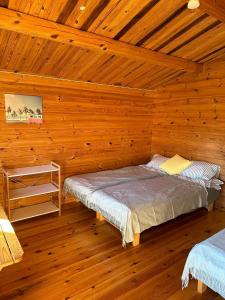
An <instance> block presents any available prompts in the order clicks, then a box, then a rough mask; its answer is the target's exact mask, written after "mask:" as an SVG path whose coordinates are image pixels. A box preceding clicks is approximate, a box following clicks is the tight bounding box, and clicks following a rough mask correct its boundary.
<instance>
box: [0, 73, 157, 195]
mask: <svg viewBox="0 0 225 300" xmlns="http://www.w3.org/2000/svg"><path fill="white" fill-rule="evenodd" d="M0 75H1V74H0ZM7 76H8V78H7ZM72 87H73V88H72ZM4 93H18V94H27V95H41V96H43V116H44V122H43V124H42V125H37V124H31V125H28V124H7V123H6V122H5V111H4ZM150 140H151V99H150V98H149V97H147V96H146V95H144V94H143V92H142V91H138V90H134V91H132V90H130V89H124V88H116V87H115V88H105V87H104V86H97V85H93V84H92V85H91V84H89V85H88V84H87V85H85V84H84V85H82V84H80V85H77V87H76V85H75V86H73V83H71V82H67V81H58V82H57V80H49V79H47V80H46V79H43V78H38V77H30V76H19V75H16V74H13V75H12V74H9V75H7V74H5V75H4V76H0V162H1V165H2V166H8V167H12V168H14V167H19V166H29V165H31V166H32V165H38V164H45V163H48V162H49V161H50V160H53V161H56V162H57V163H59V164H60V165H61V167H62V175H63V176H62V177H63V179H64V178H65V177H66V176H69V175H72V174H79V173H85V172H94V171H99V170H103V169H114V168H118V167H122V166H127V165H135V164H141V163H144V162H146V161H148V160H149V157H150V153H151V149H150V147H151V143H150ZM1 191H2V188H1ZM1 199H2V197H1ZM33 199H34V198H33Z"/></svg>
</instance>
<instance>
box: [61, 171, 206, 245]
mask: <svg viewBox="0 0 225 300" xmlns="http://www.w3.org/2000/svg"><path fill="white" fill-rule="evenodd" d="M163 175H165V174H162V173H159V172H157V171H154V170H152V169H149V168H146V167H144V166H134V167H127V168H122V169H117V170H111V171H103V172H98V173H89V174H83V175H79V176H72V177H69V178H67V179H66V180H65V183H64V190H65V191H66V192H69V193H71V194H72V195H74V196H75V197H77V198H78V199H79V200H80V201H81V202H82V203H83V204H84V205H86V206H87V207H89V208H91V209H93V210H95V211H98V212H100V213H101V214H102V215H103V216H104V217H105V218H106V219H107V220H108V221H109V222H110V223H112V224H113V225H115V226H116V227H117V228H118V229H119V230H120V231H121V233H122V239H123V245H125V244H126V243H129V242H132V241H133V238H134V234H135V233H141V232H142V231H144V230H145V229H148V228H150V227H152V226H156V225H159V224H161V223H164V222H166V221H168V220H171V219H174V218H176V217H177V216H179V215H181V214H185V213H188V212H191V211H193V210H196V209H198V208H200V207H207V206H208V202H207V195H208V193H207V190H206V188H205V187H204V186H203V185H200V184H198V183H196V182H192V181H188V180H185V179H181V178H179V177H177V176H167V175H165V176H163Z"/></svg>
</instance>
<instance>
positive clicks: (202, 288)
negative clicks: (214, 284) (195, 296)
mask: <svg viewBox="0 0 225 300" xmlns="http://www.w3.org/2000/svg"><path fill="white" fill-rule="evenodd" d="M197 290H198V293H200V294H203V293H204V292H205V291H206V290H207V285H205V284H204V283H203V282H202V281H200V280H198V287H197Z"/></svg>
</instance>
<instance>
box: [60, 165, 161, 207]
mask: <svg viewBox="0 0 225 300" xmlns="http://www.w3.org/2000/svg"><path fill="white" fill-rule="evenodd" d="M164 174H165V173H163V172H160V171H156V170H154V169H151V168H148V167H145V166H144V165H140V166H129V167H125V168H120V169H116V170H107V171H101V172H96V173H87V174H82V175H75V176H71V177H68V178H66V180H65V182H64V192H65V193H67V192H68V193H70V194H72V195H73V196H75V197H76V198H78V199H79V200H80V201H81V202H82V203H83V204H84V205H86V206H89V205H88V200H89V199H90V197H91V195H92V194H93V192H95V191H97V190H100V189H103V188H106V187H109V186H115V185H117V184H121V183H126V182H131V181H137V180H141V179H145V178H154V177H158V176H163V175H164Z"/></svg>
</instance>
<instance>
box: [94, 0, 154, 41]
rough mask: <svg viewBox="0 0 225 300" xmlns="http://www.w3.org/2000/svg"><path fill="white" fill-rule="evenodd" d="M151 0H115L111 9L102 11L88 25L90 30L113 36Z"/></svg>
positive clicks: (151, 0)
mask: <svg viewBox="0 0 225 300" xmlns="http://www.w3.org/2000/svg"><path fill="white" fill-rule="evenodd" d="M151 2H153V0H142V1H140V0H138V1H130V0H123V1H117V5H115V6H114V7H112V8H111V10H108V11H103V12H102V13H101V14H100V15H99V17H98V18H97V19H96V20H95V22H94V23H93V24H92V25H91V26H90V28H89V30H88V31H90V32H95V33H97V34H100V35H103V36H107V37H110V38H114V37H115V36H116V35H117V34H118V33H119V32H120V31H121V30H122V29H123V28H124V27H125V26H126V25H127V24H128V23H129V22H130V21H131V20H132V19H133V18H134V17H135V16H136V15H137V14H138V13H139V12H140V11H141V10H142V9H143V8H144V7H145V6H146V5H148V4H149V3H151Z"/></svg>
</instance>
